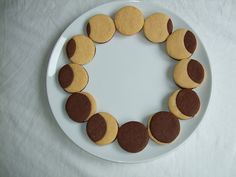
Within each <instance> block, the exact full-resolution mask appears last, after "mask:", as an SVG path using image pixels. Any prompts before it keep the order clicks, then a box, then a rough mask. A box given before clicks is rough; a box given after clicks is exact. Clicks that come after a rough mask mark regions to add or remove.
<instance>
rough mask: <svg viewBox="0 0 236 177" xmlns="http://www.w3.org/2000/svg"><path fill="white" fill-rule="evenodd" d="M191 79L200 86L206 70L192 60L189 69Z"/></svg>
mask: <svg viewBox="0 0 236 177" xmlns="http://www.w3.org/2000/svg"><path fill="white" fill-rule="evenodd" d="M187 72H188V75H189V77H190V78H191V79H192V80H193V81H194V82H196V83H198V84H200V83H201V82H202V81H203V79H204V69H203V67H202V65H201V63H199V62H198V61H196V60H193V59H192V60H190V61H189V63H188V67H187Z"/></svg>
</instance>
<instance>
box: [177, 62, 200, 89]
mask: <svg viewBox="0 0 236 177" xmlns="http://www.w3.org/2000/svg"><path fill="white" fill-rule="evenodd" d="M173 77H174V81H175V82H176V84H177V85H179V86H180V87H182V88H196V87H198V86H199V85H200V84H201V83H202V81H203V79H204V68H203V66H202V65H201V63H200V62H198V61H197V60H193V59H183V60H181V61H179V62H178V63H177V64H176V66H175V68H174V73H173Z"/></svg>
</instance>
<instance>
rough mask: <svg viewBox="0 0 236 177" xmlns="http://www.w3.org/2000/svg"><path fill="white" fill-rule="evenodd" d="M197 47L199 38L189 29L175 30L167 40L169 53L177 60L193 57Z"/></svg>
mask: <svg viewBox="0 0 236 177" xmlns="http://www.w3.org/2000/svg"><path fill="white" fill-rule="evenodd" d="M196 47H197V40H196V38H195V36H194V34H193V33H192V32H191V31H189V30H187V29H178V30H176V31H174V32H173V33H172V34H171V35H170V36H169V37H168V38H167V41H166V51H167V54H168V55H169V56H170V57H172V58H174V59H176V60H182V59H186V58H189V57H191V56H192V54H193V53H194V51H195V49H196Z"/></svg>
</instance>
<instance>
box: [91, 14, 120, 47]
mask: <svg viewBox="0 0 236 177" xmlns="http://www.w3.org/2000/svg"><path fill="white" fill-rule="evenodd" d="M115 31H116V28H115V24H114V22H113V20H112V18H111V17H109V16H108V15H104V14H98V15H95V16H93V17H91V18H90V19H89V21H88V24H87V34H88V36H89V37H90V39H92V40H93V41H94V42H97V43H105V42H108V41H109V40H110V39H111V38H112V37H113V35H114V34H115Z"/></svg>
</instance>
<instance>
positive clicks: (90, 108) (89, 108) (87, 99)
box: [65, 92, 96, 123]
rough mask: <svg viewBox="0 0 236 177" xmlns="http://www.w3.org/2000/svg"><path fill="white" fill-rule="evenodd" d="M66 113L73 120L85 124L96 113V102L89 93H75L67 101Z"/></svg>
mask: <svg viewBox="0 0 236 177" xmlns="http://www.w3.org/2000/svg"><path fill="white" fill-rule="evenodd" d="M65 108H66V112H67V114H68V116H69V117H70V118H71V120H73V121H75V122H79V123H82V122H85V121H87V120H88V119H89V117H90V116H91V115H93V114H95V112H96V102H95V99H94V98H93V96H92V95H91V94H89V93H87V92H81V93H73V94H72V95H70V96H69V98H68V99H67V101H66V105H65Z"/></svg>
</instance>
